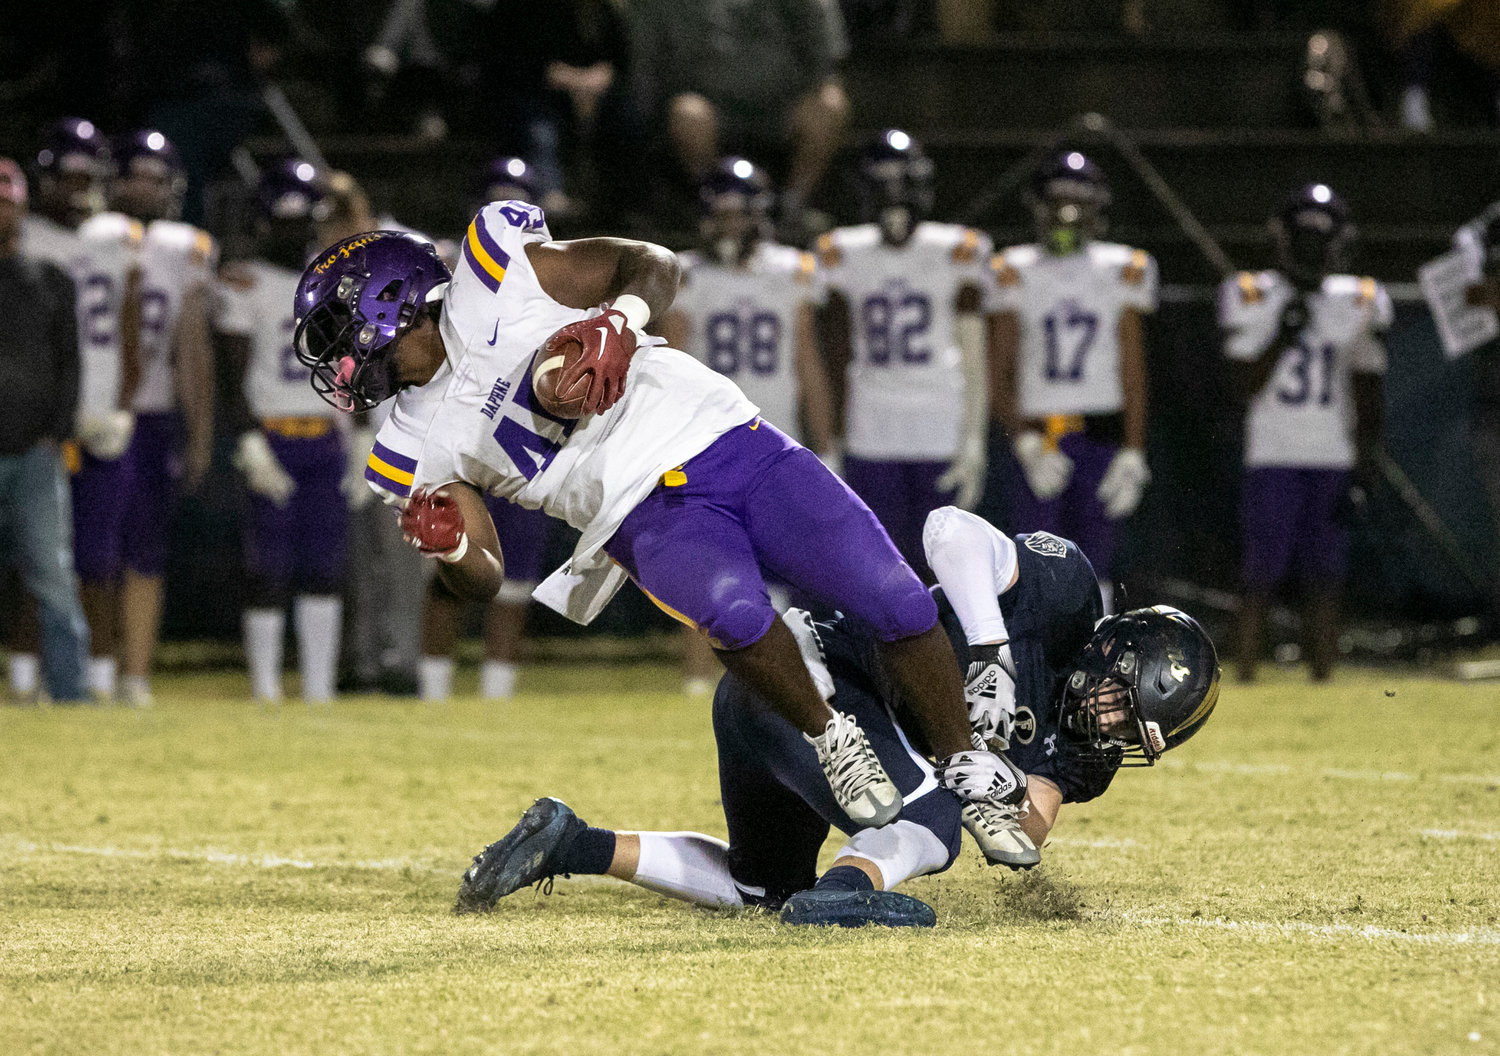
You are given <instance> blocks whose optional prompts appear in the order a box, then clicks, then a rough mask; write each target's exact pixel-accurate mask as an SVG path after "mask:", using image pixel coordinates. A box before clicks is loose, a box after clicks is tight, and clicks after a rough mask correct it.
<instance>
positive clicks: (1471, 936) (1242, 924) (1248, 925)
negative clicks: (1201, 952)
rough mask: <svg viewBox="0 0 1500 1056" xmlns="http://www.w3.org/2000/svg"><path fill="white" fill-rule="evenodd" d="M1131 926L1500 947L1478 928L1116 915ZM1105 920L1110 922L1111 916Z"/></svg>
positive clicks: (1495, 933)
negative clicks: (1399, 927) (1412, 928)
mask: <svg viewBox="0 0 1500 1056" xmlns="http://www.w3.org/2000/svg"><path fill="white" fill-rule="evenodd" d="M1115 916H1117V917H1119V919H1121V920H1125V921H1128V922H1129V923H1131V924H1145V925H1147V926H1153V927H1159V926H1161V925H1163V924H1178V925H1182V926H1184V927H1195V928H1212V929H1214V930H1216V931H1238V932H1246V933H1248V934H1252V935H1283V936H1284V935H1293V934H1295V935H1308V936H1311V937H1313V938H1321V939H1345V938H1348V939H1367V940H1377V939H1389V940H1392V941H1395V942H1412V943H1417V944H1419V945H1424V946H1500V930H1497V929H1495V928H1475V929H1474V930H1473V931H1434V932H1413V931H1398V930H1397V929H1395V928H1379V927H1376V926H1375V925H1373V924H1366V925H1364V926H1363V927H1356V926H1354V925H1353V924H1308V923H1306V922H1305V921H1300V920H1225V919H1224V918H1223V917H1148V916H1145V915H1142V914H1137V913H1119V914H1115ZM1100 919H1101V920H1107V919H1109V917H1108V916H1105V917H1101V918H1100Z"/></svg>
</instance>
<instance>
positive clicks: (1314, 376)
mask: <svg viewBox="0 0 1500 1056" xmlns="http://www.w3.org/2000/svg"><path fill="white" fill-rule="evenodd" d="M1292 295H1293V289H1292V284H1291V283H1290V282H1288V281H1287V280H1286V279H1285V278H1283V277H1282V276H1281V275H1279V274H1277V273H1276V272H1274V271H1263V272H1259V273H1252V272H1241V273H1240V274H1239V275H1237V276H1235V277H1233V278H1230V279H1226V280H1225V282H1224V284H1223V286H1221V287H1220V289H1219V325H1220V326H1222V327H1223V328H1224V329H1225V330H1226V331H1227V334H1226V336H1225V340H1224V354H1225V355H1226V356H1228V357H1229V358H1230V359H1238V360H1251V359H1255V358H1256V357H1257V356H1259V355H1260V354H1261V352H1262V351H1263V350H1264V349H1265V348H1266V346H1267V345H1268V344H1270V342H1271V341H1272V340H1274V339H1275V337H1276V334H1277V331H1278V330H1279V329H1280V326H1281V311H1282V309H1283V308H1284V307H1285V306H1286V304H1287V302H1288V301H1289V300H1291V298H1292ZM1308 316H1309V318H1308V322H1307V326H1306V327H1305V328H1304V329H1303V331H1302V334H1301V337H1300V338H1299V339H1298V342H1297V344H1296V345H1295V346H1293V347H1291V348H1287V349H1285V350H1284V351H1283V352H1282V353H1281V358H1280V359H1279V360H1278V361H1277V363H1276V366H1275V368H1274V369H1273V370H1272V372H1271V378H1270V380H1269V381H1268V382H1266V386H1265V388H1263V389H1261V391H1260V392H1259V393H1257V394H1256V396H1255V398H1254V399H1253V400H1252V401H1251V402H1250V408H1249V411H1248V413H1247V414H1246V416H1245V465H1247V466H1298V467H1305V468H1319V469H1348V468H1350V467H1352V466H1353V465H1354V461H1355V450H1354V435H1353V433H1354V396H1353V391H1352V386H1351V381H1350V379H1351V376H1352V375H1353V374H1355V373H1369V374H1383V373H1385V349H1384V348H1383V347H1382V346H1381V344H1380V341H1379V339H1378V338H1377V337H1376V336H1375V335H1376V332H1377V331H1379V330H1384V329H1385V328H1386V327H1388V326H1389V325H1390V323H1391V300H1390V297H1389V296H1388V295H1387V294H1386V291H1385V288H1384V287H1383V286H1381V285H1380V284H1379V283H1378V282H1376V281H1375V280H1374V279H1362V278H1358V277H1356V276H1353V275H1330V276H1328V277H1327V278H1326V279H1324V280H1323V287H1322V289H1321V290H1320V291H1319V292H1317V293H1315V294H1313V295H1312V296H1311V297H1309V298H1308Z"/></svg>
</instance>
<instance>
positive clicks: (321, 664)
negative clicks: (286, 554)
mask: <svg viewBox="0 0 1500 1056" xmlns="http://www.w3.org/2000/svg"><path fill="white" fill-rule="evenodd" d="M343 618H344V601H343V599H342V598H340V597H338V596H337V595H329V594H298V595H297V600H296V601H294V602H292V619H293V621H294V622H295V624H296V627H297V666H298V668H299V669H300V670H301V672H302V699H303V700H305V701H307V702H308V703H309V704H326V703H328V702H329V701H331V700H332V699H333V680H334V676H335V674H336V673H337V672H338V666H339V634H340V630H341V623H342V621H343Z"/></svg>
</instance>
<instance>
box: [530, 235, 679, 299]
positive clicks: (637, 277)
mask: <svg viewBox="0 0 1500 1056" xmlns="http://www.w3.org/2000/svg"><path fill="white" fill-rule="evenodd" d="M526 256H527V258H528V259H529V260H530V261H531V266H532V268H533V270H535V272H536V277H537V282H538V283H540V284H541V287H542V290H543V292H545V293H546V294H547V296H548V297H551V298H552V299H553V300H554V301H556V302H557V303H559V304H565V305H567V306H568V307H569V308H595V307H598V306H599V305H600V304H603V303H604V302H606V301H612V300H614V299H615V298H616V297H619V296H622V295H623V294H627V293H628V294H632V295H634V296H636V297H639V298H640V299H641V300H642V301H644V302H645V303H646V307H647V308H649V309H650V310H651V315H652V316H653V317H655V316H657V315H659V314H660V313H662V312H665V311H666V310H667V309H668V308H670V307H671V306H672V301H673V300H674V299H676V297H677V288H678V285H679V284H680V282H681V279H682V269H681V268H680V267H679V266H678V263H677V254H675V253H673V252H672V251H671V250H670V249H667V248H666V247H665V246H658V245H656V244H655V243H653V242H638V241H636V240H634V239H629V238H580V239H575V240H574V241H571V242H536V243H532V244H531V245H529V246H527V247H526Z"/></svg>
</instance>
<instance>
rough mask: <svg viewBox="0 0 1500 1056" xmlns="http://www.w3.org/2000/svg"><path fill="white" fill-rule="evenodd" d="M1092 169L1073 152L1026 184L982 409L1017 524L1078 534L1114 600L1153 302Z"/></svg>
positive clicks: (1150, 266) (1152, 286) (1140, 433)
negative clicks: (1026, 236)
mask: <svg viewBox="0 0 1500 1056" xmlns="http://www.w3.org/2000/svg"><path fill="white" fill-rule="evenodd" d="M1109 198H1110V195H1109V186H1108V184H1107V183H1106V182H1105V179H1104V174H1103V173H1102V172H1101V171H1100V170H1099V168H1098V167H1097V166H1096V165H1095V164H1094V163H1093V162H1092V161H1090V160H1089V159H1088V158H1086V157H1084V156H1083V155H1082V154H1080V153H1078V152H1077V151H1069V152H1067V153H1064V154H1060V155H1058V156H1057V157H1055V158H1052V159H1051V160H1049V161H1047V162H1046V163H1044V164H1043V165H1042V166H1041V167H1040V168H1039V169H1038V170H1037V172H1036V174H1035V176H1034V177H1033V179H1032V184H1031V192H1030V195H1029V199H1030V203H1031V207H1032V211H1033V214H1034V216H1035V219H1036V227H1037V241H1036V242H1035V243H1033V244H1031V245H1025V246H1011V247H1010V248H1008V249H1005V250H1003V251H1002V252H1001V253H1000V254H999V255H998V256H997V257H996V258H995V261H994V271H995V284H996V294H995V305H996V315H995V320H994V332H995V345H996V367H997V369H996V378H995V411H996V417H997V418H998V419H999V420H1000V423H1001V424H1002V425H1004V426H1005V428H1006V431H1007V432H1008V433H1009V434H1010V437H1011V443H1012V446H1013V448H1014V450H1015V455H1016V460H1017V461H1018V462H1019V463H1020V467H1021V471H1022V472H1021V475H1022V477H1023V479H1022V480H1021V481H1018V482H1017V486H1016V487H1015V489H1014V492H1015V494H1014V495H1013V496H1012V498H1011V508H1010V513H1011V516H1012V518H1013V519H1014V524H1015V526H1016V527H1019V528H1025V529H1027V530H1033V531H1034V530H1039V529H1041V530H1046V531H1050V532H1060V533H1062V534H1064V535H1067V536H1069V537H1071V538H1074V539H1077V540H1078V542H1079V545H1080V546H1082V547H1083V549H1084V552H1085V553H1087V554H1088V555H1089V556H1090V558H1091V559H1092V560H1093V562H1094V567H1095V569H1096V570H1097V571H1098V573H1099V584H1100V588H1101V589H1102V590H1103V592H1104V607H1105V610H1106V611H1109V610H1110V609H1111V608H1112V607H1113V601H1114V579H1113V575H1112V572H1113V562H1114V553H1115V543H1116V540H1117V537H1118V533H1119V524H1120V522H1121V521H1123V520H1124V519H1125V518H1126V517H1129V516H1130V515H1131V514H1132V513H1134V512H1135V509H1136V507H1137V506H1138V505H1140V501H1141V495H1142V493H1143V492H1144V491H1145V488H1146V485H1147V483H1149V482H1150V480H1151V473H1150V470H1148V469H1147V468H1146V356H1145V346H1144V342H1143V340H1142V317H1143V316H1144V315H1146V314H1147V313H1149V312H1153V311H1155V310H1156V262H1155V261H1154V260H1153V259H1152V258H1151V255H1150V254H1148V253H1147V252H1146V251H1145V250H1140V249H1132V248H1131V247H1129V246H1122V245H1119V244H1117V243H1114V242H1104V241H1101V236H1102V235H1103V233H1104V210H1105V208H1106V207H1107V206H1108V205H1109Z"/></svg>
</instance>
